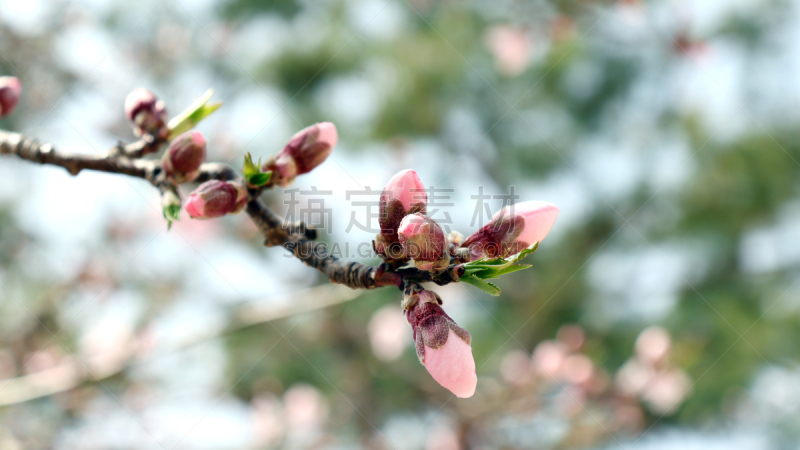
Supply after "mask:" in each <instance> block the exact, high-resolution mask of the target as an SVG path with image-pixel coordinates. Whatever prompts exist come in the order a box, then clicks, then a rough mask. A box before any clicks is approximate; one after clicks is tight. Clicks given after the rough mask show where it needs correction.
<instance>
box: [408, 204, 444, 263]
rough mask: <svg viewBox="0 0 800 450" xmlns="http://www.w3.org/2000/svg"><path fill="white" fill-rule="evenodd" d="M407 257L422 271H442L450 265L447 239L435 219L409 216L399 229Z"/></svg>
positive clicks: (418, 214)
mask: <svg viewBox="0 0 800 450" xmlns="http://www.w3.org/2000/svg"><path fill="white" fill-rule="evenodd" d="M397 234H398V237H399V239H400V244H401V245H402V246H403V249H404V250H405V256H406V257H408V258H412V259H413V260H414V262H415V263H416V265H417V268H418V269H420V270H442V269H444V268H446V267H447V266H448V264H449V263H450V253H449V251H448V250H449V249H448V243H447V237H446V236H445V235H444V231H442V228H441V227H440V226H439V224H437V223H436V222H435V221H434V220H433V219H431V218H430V217H427V216H425V215H423V214H420V213H416V214H409V215H407V216H405V217H404V218H403V220H402V221H401V222H400V227H398V229H397Z"/></svg>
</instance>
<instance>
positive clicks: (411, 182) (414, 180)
mask: <svg viewBox="0 0 800 450" xmlns="http://www.w3.org/2000/svg"><path fill="white" fill-rule="evenodd" d="M386 189H389V190H391V191H392V194H391V195H392V198H394V199H397V200H400V202H401V203H402V204H403V208H405V209H406V211H409V210H411V205H412V204H414V203H422V204H423V205H424V204H427V203H428V195H427V193H426V192H425V185H424V184H422V181H421V180H420V179H419V175H417V172H415V171H413V170H411V169H406V170H401V171H400V172H397V173H396V174H395V175H394V176H393V177H392V178H391V179H390V180H389V183H388V184H387V185H386Z"/></svg>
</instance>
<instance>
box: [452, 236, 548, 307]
mask: <svg viewBox="0 0 800 450" xmlns="http://www.w3.org/2000/svg"><path fill="white" fill-rule="evenodd" d="M538 246H539V243H538V242H536V243H534V244H533V245H531V246H530V247H528V248H526V249H524V250H522V251H520V252H519V253H517V254H514V255H511V256H509V257H507V258H493V259H479V260H477V261H470V262H468V263H466V264H464V275H463V276H462V277H461V279H460V281H466V282H467V283H470V284H473V285H476V286H478V287H480V288H481V289H483V290H484V291H486V286H482V285H480V286H479V285H478V284H476V282H474V280H479V281H480V282H481V283H486V281H484V280H489V279H492V278H498V277H500V276H503V275H507V274H509V273H513V272H517V271H519V270H524V269H527V268H529V267H531V266H530V265H528V264H516V263H517V262H519V261H521V260H522V259H523V258H525V257H526V256H527V255H529V254H531V253H533V252H535V251H536V249H537V248H538ZM486 284H489V285H490V286H494V285H493V284H491V283H486ZM494 288H495V289H496V288H497V286H494ZM487 292H489V291H487ZM497 292H498V293H499V292H500V290H499V289H497ZM492 295H497V294H492Z"/></svg>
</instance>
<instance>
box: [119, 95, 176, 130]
mask: <svg viewBox="0 0 800 450" xmlns="http://www.w3.org/2000/svg"><path fill="white" fill-rule="evenodd" d="M125 116H126V117H127V118H128V120H129V121H130V122H131V123H132V124H133V131H134V133H136V135H137V136H142V135H144V134H153V135H158V134H159V133H160V132H161V131H162V129H164V128H165V127H166V124H167V111H166V109H165V108H164V102H162V101H160V100H158V98H157V97H156V96H155V94H153V93H152V92H150V91H149V90H147V89H145V88H136V89H134V90H133V92H131V93H130V94H128V96H127V97H125Z"/></svg>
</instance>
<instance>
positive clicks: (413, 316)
mask: <svg viewBox="0 0 800 450" xmlns="http://www.w3.org/2000/svg"><path fill="white" fill-rule="evenodd" d="M403 302H404V305H405V306H406V319H407V320H408V323H409V324H411V328H412V329H413V331H414V343H415V346H416V350H417V356H418V357H419V361H420V362H421V363H422V364H423V365H424V366H425V368H426V369H427V370H428V372H429V373H430V374H431V376H432V377H433V379H434V380H436V382H437V383H439V384H441V385H442V386H444V387H445V388H447V389H449V390H450V392H452V393H453V394H455V395H456V396H457V397H460V398H468V397H472V395H473V394H474V393H475V387H476V386H477V384H478V376H477V375H476V374H475V360H474V359H473V357H472V348H471V347H470V342H471V340H472V339H471V337H470V335H469V333H467V331H466V330H464V329H463V328H461V327H459V326H458V325H456V323H455V322H454V321H453V319H451V318H450V316H448V315H447V314H446V313H445V312H444V310H443V309H442V307H441V306H439V303H440V302H441V300H440V299H439V297H438V296H437V295H436V294H435V293H434V292H431V291H426V290H421V291H418V292H412V293H410V294H408V293H407V294H406V298H405V299H404V301H403Z"/></svg>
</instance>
